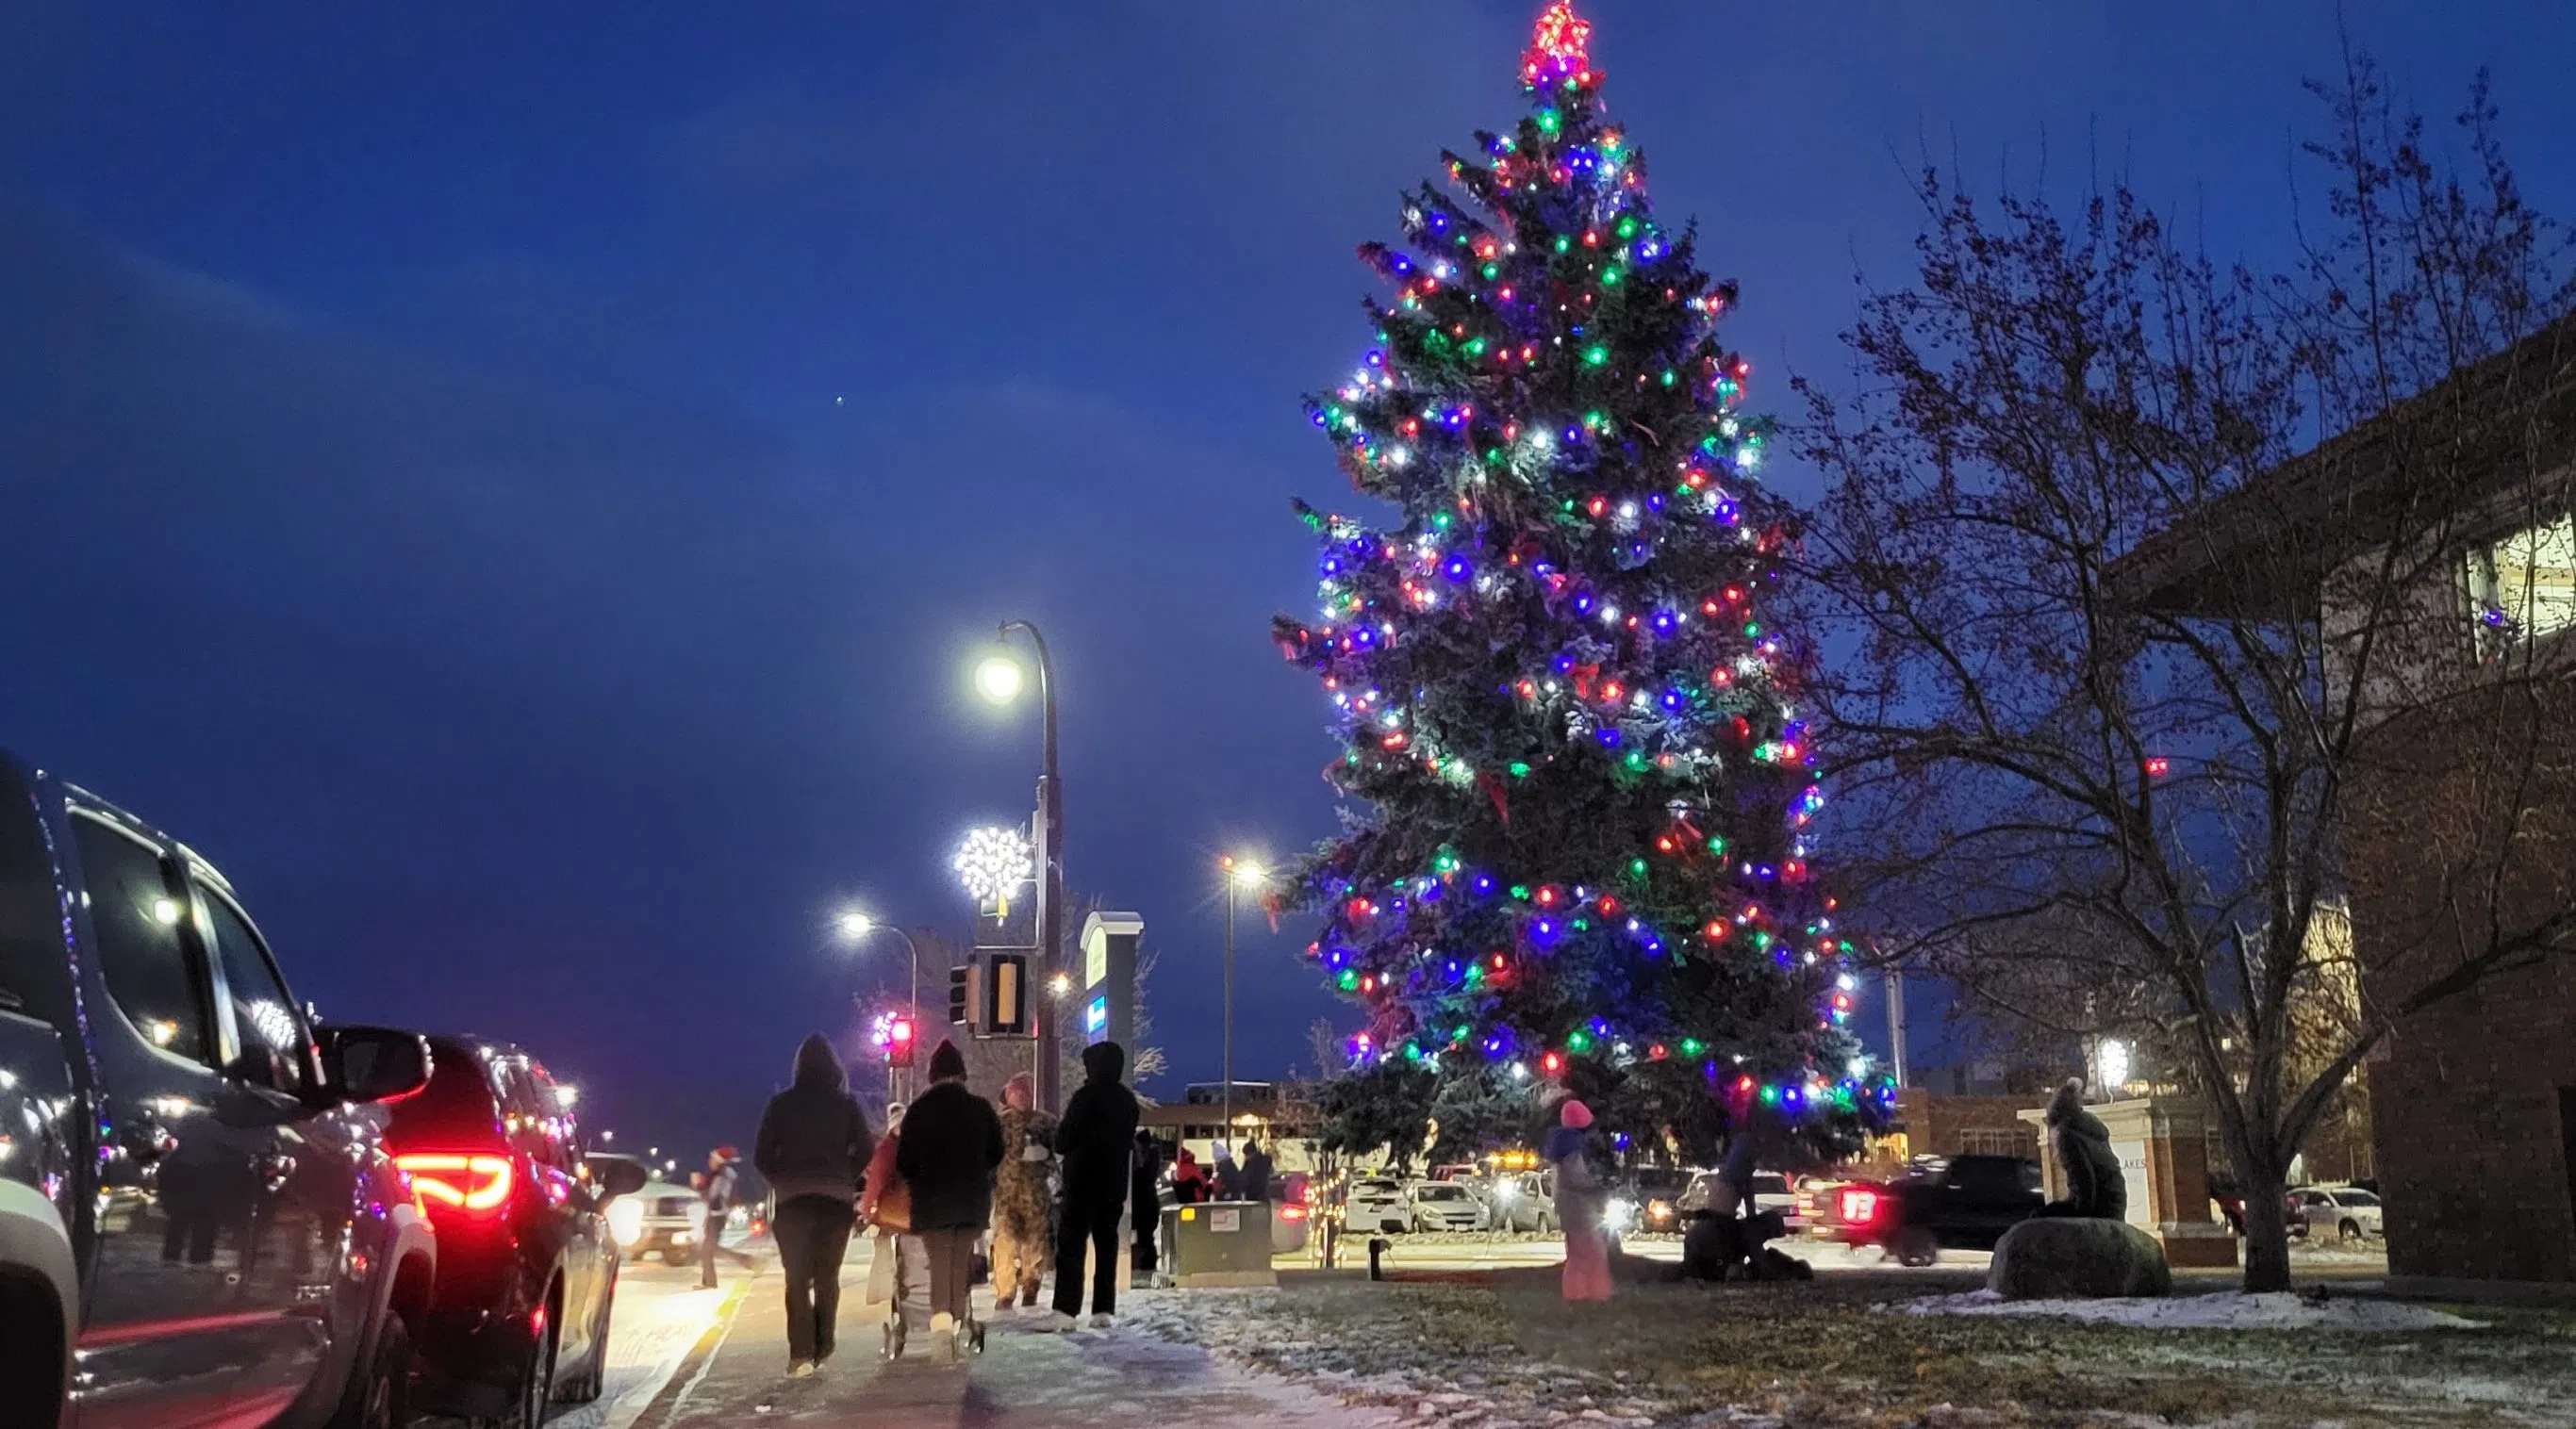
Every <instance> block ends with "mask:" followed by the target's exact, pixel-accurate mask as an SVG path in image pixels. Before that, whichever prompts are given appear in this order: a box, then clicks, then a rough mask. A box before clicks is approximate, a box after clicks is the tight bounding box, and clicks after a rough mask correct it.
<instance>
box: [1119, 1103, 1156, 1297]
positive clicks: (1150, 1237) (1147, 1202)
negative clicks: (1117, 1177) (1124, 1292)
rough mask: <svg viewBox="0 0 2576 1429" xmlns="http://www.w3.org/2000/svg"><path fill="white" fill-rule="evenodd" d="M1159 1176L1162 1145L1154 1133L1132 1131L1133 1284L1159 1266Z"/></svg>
mask: <svg viewBox="0 0 2576 1429" xmlns="http://www.w3.org/2000/svg"><path fill="white" fill-rule="evenodd" d="M1162 1179H1163V1148H1162V1147H1160V1146H1158V1145H1156V1144H1155V1143H1154V1133H1152V1132H1150V1131H1146V1130H1143V1129H1142V1128H1139V1129H1138V1130H1137V1132H1136V1156H1135V1160H1134V1162H1133V1163H1132V1164H1131V1165H1130V1166H1129V1167H1128V1171H1127V1210H1128V1223H1129V1224H1130V1225H1132V1226H1134V1227H1135V1232H1136V1250H1135V1254H1134V1260H1135V1276H1136V1283H1137V1284H1139V1285H1142V1284H1144V1283H1145V1282H1146V1281H1148V1280H1150V1279H1151V1278H1153V1274H1154V1272H1155V1270H1156V1269H1157V1268H1158V1267H1159V1266H1160V1265H1161V1263H1162V1257H1161V1256H1160V1255H1159V1254H1157V1251H1158V1249H1159V1248H1160V1246H1161V1243H1162V1234H1163V1197H1162V1192H1161V1191H1160V1190H1159V1189H1158V1188H1159V1187H1160V1185H1161V1184H1162Z"/></svg>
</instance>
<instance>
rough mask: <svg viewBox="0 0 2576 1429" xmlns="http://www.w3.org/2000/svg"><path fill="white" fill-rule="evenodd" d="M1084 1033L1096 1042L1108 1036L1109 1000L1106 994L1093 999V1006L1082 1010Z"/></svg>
mask: <svg viewBox="0 0 2576 1429" xmlns="http://www.w3.org/2000/svg"><path fill="white" fill-rule="evenodd" d="M1082 1031H1083V1034H1084V1035H1085V1036H1086V1037H1088V1038H1089V1039H1090V1040H1091V1041H1094V1042H1097V1041H1099V1040H1100V1039H1101V1038H1102V1037H1105V1036H1107V1035H1108V1033H1109V998H1108V997H1107V996H1106V995H1105V994H1104V995H1102V996H1100V997H1095V998H1093V999H1092V1000H1091V1005H1090V1006H1089V1007H1086V1008H1084V1009H1083V1010H1082Z"/></svg>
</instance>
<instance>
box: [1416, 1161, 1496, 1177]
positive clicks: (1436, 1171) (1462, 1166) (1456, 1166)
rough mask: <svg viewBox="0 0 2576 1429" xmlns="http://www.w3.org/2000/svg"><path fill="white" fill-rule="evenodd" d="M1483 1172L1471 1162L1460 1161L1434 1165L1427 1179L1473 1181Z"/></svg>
mask: <svg viewBox="0 0 2576 1429" xmlns="http://www.w3.org/2000/svg"><path fill="white" fill-rule="evenodd" d="M1482 1174H1483V1173H1482V1172H1480V1171H1478V1170H1477V1169H1476V1167H1475V1165H1474V1164H1473V1163H1471V1162H1466V1161H1460V1162H1455V1163H1453V1164H1451V1165H1447V1166H1434V1167H1432V1168H1431V1174H1430V1175H1428V1176H1426V1177H1424V1178H1423V1179H1424V1180H1426V1181H1473V1180H1476V1179H1477V1178H1478V1177H1479V1176H1481V1175H1482Z"/></svg>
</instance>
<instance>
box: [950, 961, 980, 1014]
mask: <svg viewBox="0 0 2576 1429" xmlns="http://www.w3.org/2000/svg"><path fill="white" fill-rule="evenodd" d="M974 1006H975V968H974V965H973V964H971V963H969V964H967V965H965V966H963V967H954V968H950V969H949V970H948V1020H949V1021H951V1022H963V1021H965V1020H966V1014H967V1013H968V1012H970V1011H972V1010H973V1009H974Z"/></svg>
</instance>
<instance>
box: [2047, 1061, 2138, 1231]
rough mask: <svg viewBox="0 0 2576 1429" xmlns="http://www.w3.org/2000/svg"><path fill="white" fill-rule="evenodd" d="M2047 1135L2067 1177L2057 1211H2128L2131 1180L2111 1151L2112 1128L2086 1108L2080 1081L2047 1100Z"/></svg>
mask: <svg viewBox="0 0 2576 1429" xmlns="http://www.w3.org/2000/svg"><path fill="white" fill-rule="evenodd" d="M2048 1139H2049V1144H2050V1146H2051V1148H2052V1149H2054V1150H2055V1151H2056V1153H2057V1165H2058V1169H2059V1171H2060V1173H2061V1174H2063V1175H2064V1176H2065V1177H2066V1199H2065V1200H2064V1201H2061V1202H2059V1203H2057V1204H2058V1207H2060V1208H2062V1209H2060V1210H2059V1214H2062V1215H2073V1216H2099V1217H2101V1218H2102V1219H2104V1220H2113V1221H2116V1220H2121V1219H2123V1218H2125V1217H2126V1216H2127V1215H2128V1213H2129V1182H2128V1178H2127V1177H2126V1176H2124V1175H2122V1174H2121V1172H2120V1158H2119V1155H2118V1154H2117V1153H2115V1152H2114V1151H2112V1150H2111V1131H2110V1128H2108V1127H2106V1126H2104V1125H2103V1124H2102V1118H2100V1117H2098V1116H2095V1115H2094V1114H2093V1113H2091V1112H2089V1111H2086V1110H2085V1109H2084V1084H2083V1083H2082V1082H2080V1081H2077V1080H2075V1079H2073V1078H2071V1077H2070V1078H2068V1079H2067V1081H2066V1084H2065V1085H2063V1086H2061V1087H2059V1088H2058V1089H2057V1091H2056V1094H2055V1095H2053V1096H2051V1097H2050V1098H2049V1099H2048Z"/></svg>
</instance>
